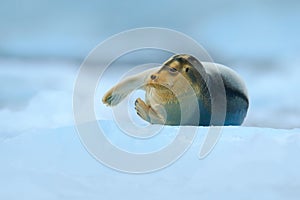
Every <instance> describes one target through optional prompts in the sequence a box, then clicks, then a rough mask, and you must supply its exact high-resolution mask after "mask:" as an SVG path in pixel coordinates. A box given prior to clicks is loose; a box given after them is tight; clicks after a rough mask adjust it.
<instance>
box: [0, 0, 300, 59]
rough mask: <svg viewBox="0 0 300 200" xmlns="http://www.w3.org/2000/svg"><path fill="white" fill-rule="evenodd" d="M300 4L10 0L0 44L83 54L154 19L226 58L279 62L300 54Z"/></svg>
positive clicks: (21, 51)
mask: <svg viewBox="0 0 300 200" xmlns="http://www.w3.org/2000/svg"><path fill="white" fill-rule="evenodd" d="M299 9H300V3H299V1H296V0H287V1H284V2H283V1H273V0H251V1H250V0H246V1H232V0H223V1H219V0H218V1H216V0H212V1H195V0H187V1H171V0H169V1H137V0H136V1H133V0H129V1H114V0H113V1H101V0H100V1H96V0H91V1H82V0H78V1H71V0H66V1H59V0H53V1H46V0H39V1H37V0H12V1H7V0H6V1H5V0H4V1H2V3H1V7H0V23H1V35H0V36H1V37H0V41H1V42H0V44H1V46H0V52H1V56H2V57H5V56H16V57H26V58H27V57H29V58H37V57H51V58H69V59H83V58H84V57H85V56H86V55H87V53H88V52H89V51H90V50H91V49H92V48H93V47H95V46H96V45H97V44H98V43H99V42H101V41H103V40H105V39H106V38H107V37H109V36H111V35H112V34H116V33H119V32H121V31H124V30H127V29H132V28H136V27H145V26H154V27H165V28H170V29H175V30H177V31H180V32H183V33H185V34H187V35H189V36H191V37H192V38H194V39H196V40H197V41H198V42H199V43H200V44H202V45H203V46H204V47H206V48H207V49H208V50H209V51H210V53H211V54H212V55H214V56H215V59H217V60H220V61H223V60H236V59H249V60H253V59H257V60H260V61H262V62H263V61H266V62H267V63H268V62H276V60H277V59H293V58H296V57H297V55H298V54H299V50H300V47H299V46H300V40H299V35H300V26H299V21H300V14H299Z"/></svg>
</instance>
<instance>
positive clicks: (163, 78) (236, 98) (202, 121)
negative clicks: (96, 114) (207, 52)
mask: <svg viewBox="0 0 300 200" xmlns="http://www.w3.org/2000/svg"><path fill="white" fill-rule="evenodd" d="M217 76H219V77H220V80H221V81H222V84H223V91H224V92H223V94H224V101H222V102H217V104H218V105H215V107H214V108H217V111H215V112H217V114H219V113H218V108H221V109H219V110H223V111H224V112H225V113H223V115H224V117H223V120H220V121H213V120H211V119H212V109H213V107H212V106H213V105H212V98H214V97H212V96H211V94H210V88H213V89H214V88H220V87H217V83H216V81H215V79H216V77H217ZM221 88H222V87H221ZM135 89H142V90H145V91H146V95H145V101H143V100H142V99H141V98H138V99H137V100H136V101H135V109H136V112H137V114H138V115H139V116H140V117H141V118H142V119H144V120H146V121H148V122H150V123H151V124H165V125H195V126H209V125H214V126H222V125H241V124H242V123H243V121H244V119H245V117H246V115H247V110H248V107H249V99H248V94H247V89H246V86H245V83H244V82H243V80H242V79H241V77H240V76H239V75H238V74H237V73H236V72H234V71H233V70H231V69H230V68H228V67H226V66H223V65H220V64H215V63H210V62H200V61H198V60H197V59H196V58H195V57H194V56H191V55H187V54H179V55H175V56H172V57H171V58H170V59H168V60H167V61H166V62H165V63H163V65H162V66H161V67H156V68H152V69H149V70H146V71H144V72H142V73H139V74H137V75H133V76H130V77H128V78H126V79H124V80H123V81H121V82H120V83H118V84H117V85H115V86H114V87H113V88H111V89H110V90H109V91H108V92H106V94H105V95H104V96H103V98H102V102H103V103H104V104H106V105H108V106H115V105H117V104H118V103H119V102H121V101H122V100H123V99H124V98H125V97H126V96H127V95H128V94H130V93H131V92H132V91H134V90H135ZM216 90H218V89H216ZM219 93H220V94H221V93H222V92H221V91H216V94H217V95H218V94H219ZM191 99H196V101H194V103H190V102H192V101H191ZM195 102H196V103H195ZM220 112H221V111H220ZM183 114H184V116H185V117H184V118H185V120H183V119H182V116H183ZM221 115H222V113H221Z"/></svg>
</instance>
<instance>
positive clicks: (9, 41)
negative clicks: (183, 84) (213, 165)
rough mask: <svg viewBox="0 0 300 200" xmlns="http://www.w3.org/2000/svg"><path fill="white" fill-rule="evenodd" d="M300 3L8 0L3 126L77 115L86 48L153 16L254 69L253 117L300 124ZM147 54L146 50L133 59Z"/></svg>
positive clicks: (250, 73)
mask: <svg viewBox="0 0 300 200" xmlns="http://www.w3.org/2000/svg"><path fill="white" fill-rule="evenodd" d="M299 11H300V3H299V1H296V0H288V1H271V0H251V1H250V0H245V1H232V0H223V1H216V0H212V1H196V0H193V1H192V0H187V1H170V0H169V1H133V0H129V1H114V0H113V1H99V0H97V1H96V0H91V1H83V0H77V1H70V0H66V1H58V0H53V1H46V0H39V1H38V0H12V1H8V0H4V1H1V6H0V24H1V27H0V29H1V31H0V70H1V71H0V85H1V86H0V94H1V95H0V126H1V127H2V130H1V136H4V137H7V136H9V135H16V134H18V133H19V132H22V131H24V130H28V129H36V128H47V127H60V126H65V125H71V124H73V114H72V92H73V84H74V81H75V78H76V73H77V69H78V68H79V66H80V64H81V62H82V61H83V60H84V58H85V57H86V56H87V55H88V53H89V52H90V51H91V50H92V49H93V48H94V47H95V46H96V45H97V44H99V43H100V42H102V41H104V40H105V39H107V38H108V37H109V36H112V35H113V34H117V33H119V32H121V31H125V30H128V29H132V28H138V27H149V26H151V27H163V28H170V29H174V30H177V31H180V32H182V33H184V34H187V35H188V36H190V37H192V38H193V39H195V40H196V41H197V42H198V43H199V44H201V45H202V46H203V47H204V48H205V49H206V50H207V51H208V52H209V54H210V55H211V56H212V59H213V60H214V61H215V62H217V63H221V64H224V65H227V66H230V67H231V68H234V69H235V70H236V71H237V72H238V73H239V74H240V75H241V76H242V77H243V78H244V79H245V81H246V85H247V87H248V90H249V91H248V92H249V96H250V109H249V114H248V116H247V118H246V121H245V124H244V125H245V126H262V127H273V128H294V127H300V122H299V120H298V119H299V118H300V107H299V106H298V102H300V95H299V89H298V85H299V80H298V74H299V71H300V70H299V63H300V59H299V53H300V40H299V35H300V26H299V22H300V12H299ZM160 54H161V52H158V53H157V54H149V55H148V56H149V57H151V56H152V57H151V58H153V57H155V56H160ZM162 56H163V59H161V60H164V59H166V58H167V57H164V56H165V55H162ZM132 58H133V59H132ZM139 59H140V60H141V62H142V61H143V59H144V60H145V59H146V60H147V54H146V55H145V54H143V56H141V57H138V56H136V57H131V60H130V59H129V61H130V62H132V63H134V62H135V63H136V61H137V60H139ZM149 60H151V59H149ZM127 61H128V60H127ZM127 64H128V63H127ZM127 66H128V65H127ZM99 67H101V66H99ZM120 67H121V66H120ZM110 86H111V85H109V86H108V87H110ZM106 111H107V110H106ZM106 111H105V112H106ZM104 118H105V117H104ZM16 122H17V124H18V125H17V126H16V125H15V124H16Z"/></svg>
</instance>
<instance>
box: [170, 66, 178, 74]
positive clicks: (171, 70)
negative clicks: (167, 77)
mask: <svg viewBox="0 0 300 200" xmlns="http://www.w3.org/2000/svg"><path fill="white" fill-rule="evenodd" d="M169 71H170V72H172V73H174V72H177V69H176V68H174V67H170V68H169Z"/></svg>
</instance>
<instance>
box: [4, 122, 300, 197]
mask: <svg viewBox="0 0 300 200" xmlns="http://www.w3.org/2000/svg"><path fill="white" fill-rule="evenodd" d="M102 122H103V121H102ZM102 126H103V127H104V129H105V128H107V129H109V130H110V131H111V132H112V133H113V135H118V134H120V135H121V134H123V133H122V132H121V131H119V129H118V127H117V126H116V125H115V123H114V122H113V121H104V122H103V123H102ZM166 128H167V131H168V132H169V133H176V132H177V130H178V127H166ZM206 132H207V128H203V127H200V128H199V129H198V132H197V136H196V139H195V141H194V143H193V144H192V146H191V148H190V149H189V150H188V151H187V152H186V153H185V154H184V155H183V156H182V157H181V158H180V159H179V160H178V161H176V162H175V163H174V164H173V165H171V166H169V167H167V168H165V169H162V170H160V171H157V172H153V173H148V174H139V175H134V174H127V173H121V172H118V171H115V170H113V169H110V168H107V167H105V166H103V165H102V164H100V163H99V162H97V161H96V160H94V158H93V157H92V156H91V155H89V153H88V152H87V151H86V150H85V149H84V147H83V145H82V144H81V143H80V140H79V137H78V135H77V133H76V131H75V129H74V127H65V128H57V129H44V130H38V131H27V132H26V133H23V134H21V135H18V136H17V137H14V138H11V139H6V140H4V141H2V142H1V143H0V160H1V166H0V176H1V179H0V188H1V191H0V199H20V197H22V199H45V200H46V199H49V200H50V199H70V200H71V199H72V200H74V199H149V200H150V199H151V200H152V199H270V200H277V199H299V195H300V192H299V187H300V173H299V168H300V160H299V159H298V156H299V150H300V134H299V133H300V130H299V129H293V130H279V129H270V128H249V127H225V128H223V130H222V135H221V138H220V140H219V142H218V143H217V145H216V147H215V148H214V149H213V151H212V152H211V154H209V155H208V156H207V157H206V158H205V159H203V160H199V159H198V153H199V148H200V145H201V144H202V142H203V139H204V136H205V134H206ZM109 135H110V134H108V138H110V139H111V140H113V141H115V142H116V143H124V142H128V141H129V140H125V141H124V140H123V137H114V136H111V137H110V136H109ZM169 137H170V136H165V137H163V139H161V140H160V142H161V143H164V142H167V141H168V140H169ZM136 147H137V148H141V147H142V146H141V145H139V144H138V143H136V142H132V143H131V145H130V148H133V149H134V148H136Z"/></svg>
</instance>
